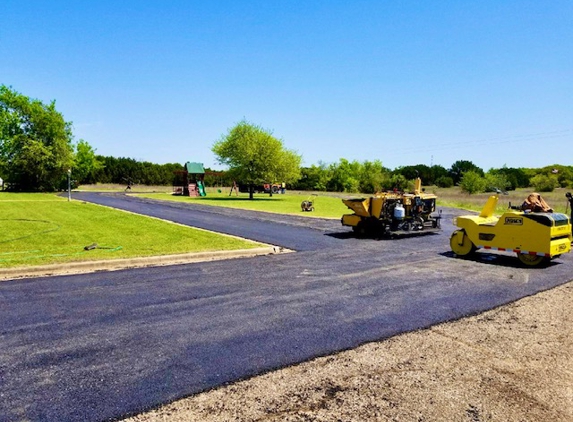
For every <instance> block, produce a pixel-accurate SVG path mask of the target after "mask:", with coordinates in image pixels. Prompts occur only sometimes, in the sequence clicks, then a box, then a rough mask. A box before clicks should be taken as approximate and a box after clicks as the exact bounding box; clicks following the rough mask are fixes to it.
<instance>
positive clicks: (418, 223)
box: [412, 216, 424, 231]
mask: <svg viewBox="0 0 573 422" xmlns="http://www.w3.org/2000/svg"><path fill="white" fill-rule="evenodd" d="M412 230H416V231H420V230H424V219H423V218H422V217H419V216H418V217H416V218H414V220H413V221H412Z"/></svg>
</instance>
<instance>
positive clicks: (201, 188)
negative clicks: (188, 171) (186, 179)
mask: <svg viewBox="0 0 573 422" xmlns="http://www.w3.org/2000/svg"><path fill="white" fill-rule="evenodd" d="M197 189H198V190H199V195H200V196H207V193H205V185H203V182H201V181H200V180H198V181H197Z"/></svg>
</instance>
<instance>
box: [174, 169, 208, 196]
mask: <svg viewBox="0 0 573 422" xmlns="http://www.w3.org/2000/svg"><path fill="white" fill-rule="evenodd" d="M178 173H179V174H180V175H181V176H182V177H180V181H179V183H181V184H183V186H181V184H177V185H176V186H173V194H174V195H185V196H206V195H207V193H206V192H205V182H204V180H205V168H204V167H203V163H193V162H190V161H187V162H186V163H185V170H184V171H181V172H178Z"/></svg>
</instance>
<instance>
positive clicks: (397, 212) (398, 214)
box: [394, 202, 406, 220]
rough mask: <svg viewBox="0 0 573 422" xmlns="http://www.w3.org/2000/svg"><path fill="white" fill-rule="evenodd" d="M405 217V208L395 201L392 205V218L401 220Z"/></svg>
mask: <svg viewBox="0 0 573 422" xmlns="http://www.w3.org/2000/svg"><path fill="white" fill-rule="evenodd" d="M405 217H406V210H405V209H404V206H403V205H402V204H401V203H399V202H398V203H397V204H396V206H395V207H394V219H396V220H403V219H404V218H405Z"/></svg>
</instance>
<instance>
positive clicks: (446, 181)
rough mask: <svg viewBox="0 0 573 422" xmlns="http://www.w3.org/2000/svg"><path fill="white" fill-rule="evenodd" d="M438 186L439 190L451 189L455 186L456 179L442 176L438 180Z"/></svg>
mask: <svg viewBox="0 0 573 422" xmlns="http://www.w3.org/2000/svg"><path fill="white" fill-rule="evenodd" d="M436 186H438V187H439V188H451V187H452V186H454V179H452V178H451V177H449V176H441V177H438V178H437V179H436Z"/></svg>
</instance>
